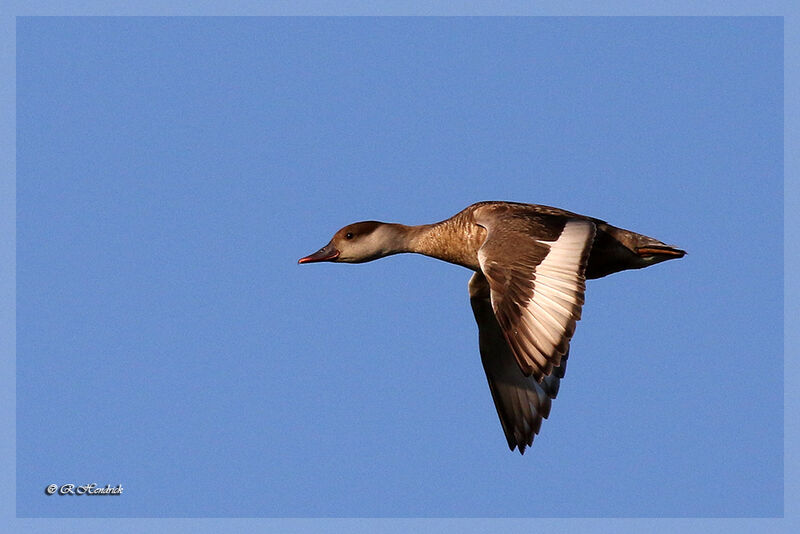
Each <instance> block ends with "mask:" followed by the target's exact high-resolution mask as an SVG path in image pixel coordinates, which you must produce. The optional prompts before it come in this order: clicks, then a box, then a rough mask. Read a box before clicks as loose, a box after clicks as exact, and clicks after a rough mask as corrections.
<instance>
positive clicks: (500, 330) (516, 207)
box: [298, 202, 686, 453]
mask: <svg viewBox="0 0 800 534" xmlns="http://www.w3.org/2000/svg"><path fill="white" fill-rule="evenodd" d="M402 252H415V253H417V254H424V255H426V256H431V257H434V258H438V259H440V260H444V261H447V262H450V263H455V264H457V265H462V266H464V267H466V268H468V269H471V270H472V271H474V274H473V275H472V278H471V279H470V281H469V296H470V302H471V305H472V311H473V313H474V315H475V320H476V321H477V323H478V341H479V346H480V353H481V361H482V363H483V369H484V371H486V378H487V379H488V381H489V389H490V391H491V393H492V398H493V399H494V404H495V407H496V408H497V415H498V416H499V417H500V423H501V424H502V426H503V432H504V433H505V436H506V440H507V442H508V447H509V448H510V449H511V450H512V451H513V450H514V449H515V448H518V449H519V452H520V453H524V452H525V447H526V446H531V445H532V444H533V438H534V436H535V435H536V434H538V433H539V429H540V427H541V424H542V418H546V417H547V416H548V415H549V413H550V403H551V400H552V399H554V398H555V397H556V394H557V393H558V388H559V384H560V381H561V379H562V378H563V377H564V372H565V370H566V364H567V357H568V356H569V342H570V339H571V338H572V334H573V333H574V332H575V323H576V321H578V320H579V319H580V317H581V307H582V305H583V294H584V289H585V281H586V280H587V279H592V278H601V277H603V276H606V275H609V274H611V273H616V272H619V271H624V270H627V269H641V268H642V267H648V266H650V265H654V264H656V263H660V262H662V261H666V260H671V259H674V258H681V257H683V256H684V255H685V254H686V252H684V251H683V250H681V249H679V248H675V247H673V246H670V245H666V244H664V243H662V242H661V241H658V240H656V239H653V238H652V237H647V236H644V235H641V234H636V233H634V232H631V231H628V230H623V229H622V228H617V227H615V226H611V225H610V224H608V223H606V222H604V221H601V220H599V219H595V218H593V217H586V216H584V215H578V214H576V213H571V212H569V211H565V210H562V209H558V208H552V207H549V206H541V205H535V204H520V203H516V202H478V203H477V204H473V205H471V206H468V207H467V208H466V209H464V210H463V211H461V212H459V213H457V214H456V215H454V216H452V217H450V218H449V219H447V220H444V221H441V222H438V223H434V224H423V225H419V226H406V225H402V224H394V223H382V222H377V221H365V222H357V223H354V224H351V225H348V226H345V227H344V228H342V229H341V230H339V231H338V232H336V233H335V234H334V236H333V239H331V241H330V242H329V243H328V244H327V245H325V246H324V247H322V248H321V249H320V250H318V251H317V252H315V253H313V254H311V255H309V256H306V257H304V258H300V259H299V260H298V263H314V262H323V261H329V262H341V263H363V262H367V261H372V260H376V259H378V258H382V257H384V256H390V255H392V254H399V253H402Z"/></svg>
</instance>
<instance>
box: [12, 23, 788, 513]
mask: <svg viewBox="0 0 800 534" xmlns="http://www.w3.org/2000/svg"><path fill="white" fill-rule="evenodd" d="M782 46H783V34H782V24H781V22H780V20H779V19H770V18H766V19H752V18H747V19H736V18H728V19H725V18H722V19H705V18H699V19H685V18H684V19H642V18H632V19H585V18H584V19H580V18H579V19H559V18H544V19H541V18H499V19H470V18H465V19H371V18H359V19H350V18H342V19H329V18H325V19H323V18H319V19H286V18H277V19H240V18H226V19H201V18H189V19H152V18H147V19H145V18H125V19H103V18H97V19H63V18H51V19H48V18H35V19H21V20H20V21H19V23H18V26H17V240H18V246H17V486H18V488H19V491H18V494H17V513H18V514H19V515H21V516H50V517H67V516H125V517H131V516H134V517H136V516H151V517H170V516H172V517H175V516H188V517H203V516H220V517H231V516H239V517H244V516H248V517H262V516H267V517H280V516H323V517H329V516H380V517H384V516H385V517H388V516H453V517H458V516H479V517H528V516H548V517H570V516H582V517H585V516H634V517H643V516H710V517H719V516H746V517H749V516H776V515H781V514H782V510H783V372H782V371H783V363H782V354H783V326H782V325H783V323H782V310H783V270H782V265H783V253H782V250H783V183H782V173H783V147H782V143H783V109H782V104H783V90H782V84H783V72H782V68H783V57H782ZM489 199H506V200H515V201H521V202H532V203H543V204H550V205H556V206H559V207H563V208H567V209H570V210H572V211H577V212H581V213H585V214H587V215H592V216H595V217H599V218H602V219H606V220H608V221H609V222H611V223H612V224H616V225H619V226H622V227H625V228H629V229H632V230H635V231H639V232H642V233H645V234H647V235H651V236H653V237H656V238H659V239H662V240H663V241H666V242H669V243H674V244H676V245H679V246H681V247H682V248H685V249H686V250H688V251H689V256H687V257H686V258H684V259H682V260H680V261H674V262H669V263H665V264H663V265H659V266H655V267H653V268H650V269H647V270H643V271H636V272H626V273H621V274H618V275H614V276H612V277H609V278H606V279H601V280H597V281H592V282H590V283H589V287H588V290H587V298H586V306H585V308H584V315H583V320H582V321H581V322H580V323H579V325H578V329H577V333H576V335H575V338H574V340H573V344H572V354H571V360H570V369H569V372H568V374H567V378H566V379H565V381H564V382H563V384H562V389H561V393H560V395H559V398H558V400H557V401H556V402H555V403H554V405H553V412H552V414H551V417H550V420H548V421H546V422H545V423H544V424H543V428H542V433H541V434H540V436H539V437H538V438H537V440H536V442H535V443H534V446H533V448H532V449H531V450H530V451H529V452H527V453H526V454H525V456H524V457H520V456H519V455H518V454H517V453H513V454H512V453H510V452H509V451H508V449H507V448H506V445H505V440H504V438H503V435H502V431H501V428H500V424H499V421H498V420H497V416H496V414H495V412H494V407H493V405H492V403H491V398H490V395H489V391H488V387H487V386H486V383H485V377H484V375H483V371H482V369H481V366H480V359H479V356H478V349H477V332H476V328H475V325H474V321H473V319H472V316H471V312H470V309H469V303H468V298H467V292H466V283H467V280H468V278H469V272H468V271H466V270H464V269H463V268H460V267H456V266H451V265H447V264H444V263H441V262H436V261H434V260H430V259H427V258H422V257H413V256H398V257H393V258H389V259H386V260H382V261H379V262H375V263H371V264H365V265H358V266H352V265H318V266H303V267H300V266H297V265H296V264H295V262H296V260H297V258H298V257H300V256H302V255H305V254H307V253H310V252H312V251H314V250H316V249H317V248H319V247H320V246H322V245H323V244H325V243H326V242H327V241H328V239H329V238H330V236H331V234H332V233H333V232H334V231H335V230H336V229H338V228H339V227H341V226H343V225H344V224H347V223H350V222H354V221H357V220H365V219H378V220H387V221H394V222H404V223H408V224H418V223H425V222H433V221H436V220H441V219H444V218H446V217H448V216H450V215H452V214H453V213H455V212H457V211H459V210H460V209H462V208H463V207H464V206H466V205H468V204H470V203H472V202H475V201H478V200H489ZM73 480H74V481H78V482H80V481H83V480H86V481H87V482H88V481H96V482H98V483H101V484H106V483H109V484H112V485H114V484H117V483H120V484H122V485H123V486H124V487H125V488H126V490H125V491H126V495H125V496H124V498H118V499H116V498H114V499H102V500H101V502H97V501H96V500H94V499H92V500H89V499H66V498H58V497H47V496H46V495H44V492H43V489H44V487H45V486H47V485H48V484H50V483H52V482H61V481H64V482H67V481H73ZM178 488H180V489H178ZM187 488H191V489H187Z"/></svg>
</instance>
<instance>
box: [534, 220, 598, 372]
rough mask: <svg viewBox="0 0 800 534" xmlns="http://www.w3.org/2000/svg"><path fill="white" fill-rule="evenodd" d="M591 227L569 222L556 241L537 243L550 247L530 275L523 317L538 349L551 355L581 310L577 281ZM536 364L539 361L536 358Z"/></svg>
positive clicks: (585, 224)
mask: <svg viewBox="0 0 800 534" xmlns="http://www.w3.org/2000/svg"><path fill="white" fill-rule="evenodd" d="M592 229H593V227H592V225H591V223H588V222H585V221H569V222H568V223H567V224H566V225H565V226H564V229H563V230H562V232H561V235H560V236H559V237H558V239H556V240H555V241H540V242H541V243H544V244H547V245H549V246H550V250H549V252H548V254H547V256H545V257H544V259H543V260H542V262H541V263H540V264H539V265H538V266H536V269H535V270H534V273H533V278H534V280H533V283H534V287H533V296H532V297H531V299H530V300H529V301H528V304H527V305H526V307H525V311H526V312H527V313H524V314H523V315H522V317H523V320H524V322H525V323H526V324H527V326H528V329H529V330H530V333H531V334H532V335H533V337H535V338H536V345H538V347H537V348H541V349H548V348H549V349H550V350H548V351H547V352H548V353H549V354H552V353H553V351H554V350H556V348H557V347H558V346H559V345H560V342H561V338H562V337H563V336H564V334H565V332H566V330H567V326H568V324H569V322H570V321H571V320H572V316H573V309H569V308H568V306H569V305H571V306H580V304H581V300H582V299H581V291H582V289H583V285H584V284H583V280H582V279H581V278H580V275H579V271H580V267H581V257H582V256H583V253H584V251H585V249H586V246H587V242H588V240H589V237H590V236H591V233H592ZM536 359H537V360H538V358H536Z"/></svg>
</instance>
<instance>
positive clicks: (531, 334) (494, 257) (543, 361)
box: [475, 207, 595, 382]
mask: <svg viewBox="0 0 800 534" xmlns="http://www.w3.org/2000/svg"><path fill="white" fill-rule="evenodd" d="M475 221H476V222H477V223H478V224H480V225H481V226H483V227H484V228H486V230H487V235H486V240H485V241H484V243H483V245H482V246H481V248H480V249H479V250H478V261H479V262H480V266H481V270H482V271H483V274H484V275H485V277H486V280H487V281H488V283H489V287H490V299H491V304H492V309H493V310H494V314H495V317H496V318H497V322H498V324H499V325H500V328H501V330H502V332H503V335H504V337H505V339H506V341H507V342H508V345H509V348H510V349H511V352H512V353H513V354H514V356H515V357H516V360H517V363H518V364H519V368H520V369H521V370H522V372H523V373H524V375H525V376H533V378H534V379H535V380H536V381H537V382H541V381H542V380H543V379H544V378H545V377H546V376H548V375H550V373H551V372H552V371H553V368H556V367H558V366H559V365H560V364H561V361H562V360H563V359H564V357H565V356H566V354H567V352H568V351H569V341H570V339H571V338H572V334H573V333H574V332H575V323H576V322H577V321H578V320H579V319H580V316H581V307H582V306H583V293H584V289H585V276H584V275H585V271H586V263H587V261H588V257H589V251H590V250H591V246H592V241H593V240H594V235H595V225H594V223H593V222H592V221H589V220H585V219H578V218H571V217H565V216H558V215H550V214H542V213H536V212H533V211H531V212H520V211H519V210H516V211H512V210H498V209H493V208H492V207H486V208H481V209H478V210H476V211H475Z"/></svg>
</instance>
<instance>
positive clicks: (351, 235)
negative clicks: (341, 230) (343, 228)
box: [344, 232, 353, 239]
mask: <svg viewBox="0 0 800 534" xmlns="http://www.w3.org/2000/svg"><path fill="white" fill-rule="evenodd" d="M344 238H345V239H353V232H347V233H346V234H345V235H344Z"/></svg>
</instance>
